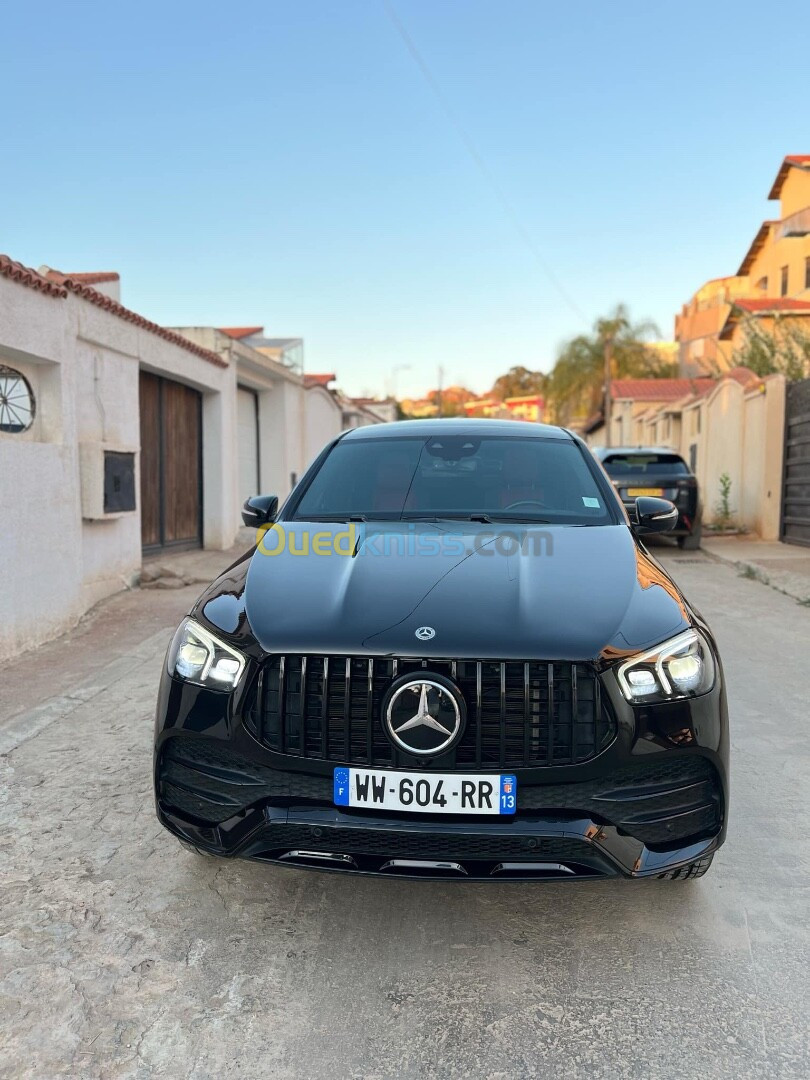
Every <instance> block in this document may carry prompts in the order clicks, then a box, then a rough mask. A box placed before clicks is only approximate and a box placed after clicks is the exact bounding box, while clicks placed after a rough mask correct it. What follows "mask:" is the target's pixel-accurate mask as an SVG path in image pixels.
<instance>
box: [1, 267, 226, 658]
mask: <svg viewBox="0 0 810 1080" xmlns="http://www.w3.org/2000/svg"><path fill="white" fill-rule="evenodd" d="M0 363H4V364H6V365H8V366H10V367H13V368H15V369H17V370H19V371H21V372H22V373H23V374H24V375H26V377H27V378H28V379H29V381H30V382H31V384H32V387H33V389H34V393H35V396H36V401H37V413H36V418H35V421H34V424H33V425H32V427H31V429H30V430H29V431H27V432H24V433H21V434H10V433H3V432H0V567H2V588H0V658H2V657H5V656H8V655H12V654H14V653H15V652H18V651H20V650H22V649H24V648H28V647H30V646H32V645H35V644H38V643H39V642H42V641H45V640H47V639H48V638H50V637H53V636H55V635H56V634H58V633H60V632H61V631H63V630H64V629H66V628H67V627H69V626H71V625H73V624H74V623H75V622H76V621H77V619H78V618H79V617H80V616H81V615H82V614H83V612H85V611H86V610H87V609H88V608H89V607H90V606H92V604H94V603H96V602H97V601H98V600H99V599H101V598H103V597H105V596H108V595H110V594H111V593H113V592H115V591H117V590H119V589H121V588H123V587H126V586H127V585H129V584H131V583H132V582H133V581H134V580H135V579H136V577H137V574H138V572H139V570H140V565H141V532H140V512H139V509H138V510H136V511H134V512H131V513H127V514H122V515H120V516H115V517H111V518H110V519H106V520H88V519H83V517H82V497H81V496H82V491H81V484H82V472H81V469H80V454H79V446H80V444H84V445H89V446H95V447H98V448H99V453H100V452H101V449H100V448H101V445H102V444H103V445H104V446H105V447H107V448H116V447H117V448H120V449H126V450H132V451H137V448H138V446H139V444H140V422H139V412H138V371H139V368H140V367H144V368H147V369H148V370H151V371H154V372H156V373H157V374H160V375H165V376H168V377H170V378H176V379H178V380H179V381H181V382H186V383H188V384H189V385H191V386H194V387H195V388H196V389H198V390H201V391H202V392H203V393H204V398H203V441H204V449H203V454H204V492H203V498H204V515H205V520H204V539H205V543H206V545H207V546H213V547H228V546H230V544H231V543H233V540H234V538H235V536H236V530H237V527H238V524H239V520H238V513H237V507H236V484H235V477H236V454H235V433H234V430H233V428H232V422H231V416H230V413H231V412H232V411H234V410H233V400H232V399H233V396H234V392H233V391H232V389H231V388H232V387H233V386H234V385H235V384H234V379H233V374H232V372H230V371H229V370H227V369H223V368H219V367H216V366H215V365H213V364H211V363H209V362H208V361H207V360H205V359H203V358H202V357H199V356H196V355H194V354H192V353H190V352H188V351H187V350H186V349H183V348H181V347H179V346H178V345H175V344H173V343H172V342H169V341H167V340H166V339H164V338H162V337H160V336H158V335H157V334H155V333H152V332H150V331H148V330H146V329H145V328H143V327H139V326H137V325H135V324H133V323H129V322H125V321H124V320H123V319H121V318H119V317H117V316H116V315H113V314H112V313H110V312H108V311H105V310H103V309H101V308H98V307H96V306H95V305H93V304H91V303H89V302H88V301H86V300H83V299H81V298H79V297H78V296H76V295H74V294H72V293H71V294H69V295H68V296H67V297H66V298H60V297H56V296H50V295H47V294H44V293H41V292H39V291H37V290H35V289H32V288H27V287H25V286H23V285H21V284H19V283H18V282H15V281H11V280H9V279H8V278H5V277H0ZM229 448H230V449H229ZM136 462H137V454H136ZM231 474H233V476H231ZM84 475H85V483H87V482H88V474H87V473H85V474H84ZM136 498H137V501H138V503H139V501H140V500H139V492H138V486H137V477H136Z"/></svg>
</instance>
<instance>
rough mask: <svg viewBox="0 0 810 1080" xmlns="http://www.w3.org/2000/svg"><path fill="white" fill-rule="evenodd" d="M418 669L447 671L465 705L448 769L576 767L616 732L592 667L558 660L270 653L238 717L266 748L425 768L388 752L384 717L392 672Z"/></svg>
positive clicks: (322, 757) (317, 757)
mask: <svg viewBox="0 0 810 1080" xmlns="http://www.w3.org/2000/svg"><path fill="white" fill-rule="evenodd" d="M425 670H427V671H435V673H436V674H440V675H444V676H446V677H450V678H452V680H453V682H454V683H455V684H456V686H457V687H458V689H459V692H460V693H461V696H462V697H463V698H464V700H465V702H466V705H467V727H466V730H465V731H464V733H463V735H462V737H461V739H460V740H459V742H458V743H457V744H456V746H455V747H454V748H453V749H452V750H451V751H450V752H449V755H448V756H446V757H445V758H444V759H443V761H442V766H443V767H444V768H447V769H450V770H452V769H453V768H456V769H458V770H459V771H460V772H463V771H465V770H472V769H482V770H485V771H486V770H493V771H494V770H498V769H504V770H507V769H520V768H545V767H549V766H558V765H560V766H561V765H576V764H579V763H581V762H584V761H588V760H589V759H591V758H593V757H595V756H596V755H597V754H599V753H600V752H601V751H602V750H603V749H604V748H605V747H606V746H607V745H608V743H609V742H610V741H611V740H612V738H613V737H614V735H615V733H616V723H615V720H614V719H613V715H612V713H611V712H610V710H609V705H607V704H603V701H602V695H601V693H600V681H599V677H598V675H597V673H596V670H595V668H594V666H593V665H592V664H589V663H585V662H579V663H570V662H565V661H559V660H557V661H547V660H525V661H524V660H508V661H502V660H466V659H465V660H458V659H457V660H453V659H430V660H426V659H424V658H422V657H419V658H410V657H406V658H402V657H400V658H394V657H369V656H363V657H360V656H304V655H299V656H290V655H277V656H271V657H269V658H268V660H267V661H265V663H264V665H263V666H262V670H261V672H260V673H259V678H258V680H257V684H256V693H257V699H256V705H255V706H254V707H252V708H251V710H250V711H249V713H248V714H247V715H246V720H245V723H246V725H247V727H248V728H249V730H251V731H252V733H253V734H254V736H255V737H256V738H258V739H259V740H260V741H261V742H262V743H263V744H264V745H265V746H266V747H268V749H270V750H275V751H277V752H279V753H282V754H287V755H289V756H292V757H306V758H312V759H315V760H321V761H329V762H336V763H338V762H340V763H349V764H351V763H354V764H358V765H374V766H382V767H387V768H392V767H394V766H399V767H403V768H408V767H411V768H416V767H425V766H424V765H418V764H417V762H416V760H413V761H411V762H410V765H409V762H408V759H407V757H406V756H405V755H403V754H402V753H399V754H397V753H396V752H395V750H394V747H393V746H392V744H391V742H390V741H389V739H388V738H387V737H386V735H385V730H384V726H383V715H382V714H383V702H384V699H385V695H386V693H387V692H388V689H389V687H390V686H391V684H392V682H393V681H394V679H396V678H398V677H400V676H402V675H406V674H413V675H414V676H415V677H417V678H418V677H419V676H420V675H421V674H422V673H423V672H424V671H425ZM428 767H429V766H428Z"/></svg>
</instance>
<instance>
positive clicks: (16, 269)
mask: <svg viewBox="0 0 810 1080" xmlns="http://www.w3.org/2000/svg"><path fill="white" fill-rule="evenodd" d="M0 275H2V276H3V277H7V278H10V279H11V280H12V281H16V282H18V283H19V284H20V285H25V286H26V287H27V288H29V289H37V290H39V292H42V293H45V295H46V296H56V297H59V298H60V299H64V298H65V297H66V296H67V289H66V288H65V287H64V286H63V285H61V284H58V283H56V282H54V281H49V280H48V278H46V277H43V276H42V274H39V273H37V271H36V270H32V269H31V267H30V266H23V264H22V263H18V262H15V261H14V259H10V258H9V257H8V255H0Z"/></svg>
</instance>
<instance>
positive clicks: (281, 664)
mask: <svg viewBox="0 0 810 1080" xmlns="http://www.w3.org/2000/svg"><path fill="white" fill-rule="evenodd" d="M286 663H287V657H286V656H280V657H279V661H278V737H279V742H280V743H281V747H282V749H284V750H286V743H285V738H284V727H285V717H286V712H287V710H286V708H285V705H286V695H287V686H286V682H285V679H284V669H285V667H286Z"/></svg>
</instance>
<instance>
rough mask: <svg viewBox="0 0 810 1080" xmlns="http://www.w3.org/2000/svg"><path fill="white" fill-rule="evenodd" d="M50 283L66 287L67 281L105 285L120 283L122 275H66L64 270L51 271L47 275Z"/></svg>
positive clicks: (95, 273)
mask: <svg viewBox="0 0 810 1080" xmlns="http://www.w3.org/2000/svg"><path fill="white" fill-rule="evenodd" d="M45 276H46V277H47V278H48V280H49V281H56V282H58V283H59V284H60V285H64V284H65V282H66V281H72V282H74V283H75V284H77V285H103V284H104V283H105V282H107V281H120V280H121V275H120V274H117V273H116V272H115V270H97V271H91V272H90V273H82V274H74V273H65V272H64V271H62V270H49V271H48V273H47V274H46V275H45Z"/></svg>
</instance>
